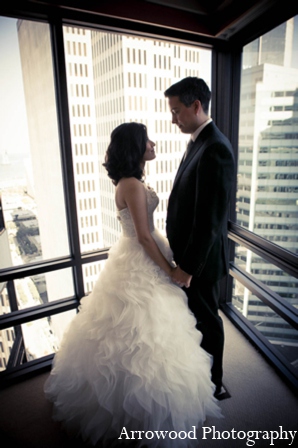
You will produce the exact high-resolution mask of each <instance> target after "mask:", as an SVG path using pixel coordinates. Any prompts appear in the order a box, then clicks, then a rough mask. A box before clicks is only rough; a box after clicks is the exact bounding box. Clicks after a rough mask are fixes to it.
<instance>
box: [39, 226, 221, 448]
mask: <svg viewBox="0 0 298 448" xmlns="http://www.w3.org/2000/svg"><path fill="white" fill-rule="evenodd" d="M153 236H154V238H155V240H156V242H157V244H158V246H159V247H160V249H161V251H162V252H163V253H164V255H165V256H166V257H167V259H168V260H171V259H172V253H171V250H170V248H169V246H168V242H167V240H166V238H164V237H163V236H161V235H160V234H159V233H158V232H157V231H156V230H155V231H154V232H153ZM195 325H196V321H195V318H194V316H193V315H192V314H191V312H190V311H189V309H188V306H187V298H186V295H185V293H184V292H183V291H182V290H181V289H180V288H179V287H178V286H176V285H174V284H173V283H172V281H171V280H170V278H169V277H167V275H166V274H164V272H163V271H162V270H161V269H159V268H158V267H157V266H156V264H155V263H154V262H153V261H152V260H151V259H150V258H149V257H148V255H147V254H146V252H145V251H144V250H143V248H142V246H141V245H140V244H139V243H138V241H137V239H136V238H128V237H124V236H122V237H120V239H119V241H118V242H117V243H116V244H115V245H114V246H113V247H112V249H111V250H110V252H109V258H108V260H107V262H106V264H105V267H104V269H103V270H102V272H101V273H100V276H99V278H98V280H97V283H96V285H95V287H94V290H93V291H92V293H91V294H90V295H89V296H86V297H84V298H83V299H82V301H81V306H80V312H79V313H78V314H77V315H76V316H75V318H74V319H73V321H72V322H71V325H70V327H69V329H68V331H67V332H66V334H65V336H64V338H63V341H62V344H61V348H60V350H59V352H58V353H57V354H56V356H55V359H54V363H53V369H52V372H51V374H50V376H49V378H48V379H47V381H46V384H45V393H46V397H47V398H48V399H49V400H50V401H52V402H53V404H54V408H53V418H54V419H55V420H57V421H61V422H62V423H63V426H64V428H65V429H66V430H67V431H68V432H69V433H71V434H72V435H78V436H81V437H82V438H83V439H84V440H88V441H89V442H90V443H91V444H93V445H95V444H96V443H97V442H98V441H101V442H106V443H107V446H111V444H112V440H113V439H114V440H116V441H118V442H121V441H130V440H134V441H135V442H136V439H137V442H138V444H139V445H138V446H143V445H146V446H148V447H150V448H153V447H157V446H158V447H159V446H161V447H179V448H180V447H187V446H197V440H196V439H195V437H194V434H195V433H194V432H193V431H194V428H197V427H198V426H200V425H201V424H202V423H203V422H204V420H205V418H206V416H207V415H211V416H217V417H220V416H221V412H220V409H219V407H218V405H217V401H216V400H215V399H214V397H213V392H214V386H213V383H212V382H211V379H210V367H211V361H212V360H211V357H210V355H208V354H207V353H206V352H205V351H204V350H203V349H202V348H201V347H200V342H201V338H202V336H201V333H200V332H199V331H197V330H196V329H195ZM132 431H143V432H141V433H140V432H139V433H135V434H134V433H132ZM155 431H156V432H155ZM159 431H164V433H163V435H161V433H159ZM191 431H192V432H191ZM179 433H180V436H179ZM152 434H153V436H152ZM175 434H176V435H177V437H175ZM185 434H186V437H184V436H185ZM119 437H120V438H119Z"/></svg>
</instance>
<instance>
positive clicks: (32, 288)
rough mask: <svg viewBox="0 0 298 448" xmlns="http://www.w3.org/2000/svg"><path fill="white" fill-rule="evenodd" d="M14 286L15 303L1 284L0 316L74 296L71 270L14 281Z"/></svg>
mask: <svg viewBox="0 0 298 448" xmlns="http://www.w3.org/2000/svg"><path fill="white" fill-rule="evenodd" d="M0 286H1V285H0ZM14 286H15V293H16V298H17V302H16V303H14V301H13V297H14V296H13V295H12V294H9V291H8V289H9V288H8V284H4V283H3V284H2V290H1V289H0V300H1V302H0V315H1V314H7V313H8V312H10V311H16V310H22V309H26V308H30V307H34V306H38V305H42V304H45V303H48V302H53V301H54V300H59V299H64V298H68V297H73V296H74V285H73V275H72V270H71V268H67V269H61V270H60V271H54V272H47V273H46V274H40V275H34V276H32V277H25V278H22V279H19V280H14Z"/></svg>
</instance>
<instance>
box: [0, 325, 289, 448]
mask: <svg viewBox="0 0 298 448" xmlns="http://www.w3.org/2000/svg"><path fill="white" fill-rule="evenodd" d="M223 319H224V325H225V331H226V345H225V347H226V348H225V368H224V371H225V376H224V383H225V385H226V387H227V390H228V391H229V393H230V395H231V397H230V398H228V399H226V400H223V401H220V406H221V408H222V411H223V414H224V418H223V419H220V420H219V419H209V420H207V421H206V422H205V426H204V428H202V429H201V430H200V431H197V433H196V434H195V435H196V437H197V439H198V442H199V446H200V447H202V448H209V447H214V448H217V447H218V448H226V447H227V448H241V447H243V448H245V447H247V446H254V447H255V448H261V447H262V448H263V447H268V448H271V447H275V448H276V447H287V446H292V447H298V399H297V398H296V397H295V396H294V394H293V392H292V391H291V390H290V389H289V388H288V387H287V385H286V384H284V383H283V382H282V380H281V379H280V378H279V377H278V375H277V374H276V372H275V371H274V370H273V369H272V368H271V367H270V366H269V365H268V364H267V362H266V361H265V360H264V358H263V357H262V356H261V355H260V354H259V353H258V352H257V351H256V350H255V348H254V347H253V346H252V345H251V344H250V343H249V342H248V341H247V340H246V339H245V338H244V336H243V335H242V334H241V333H240V332H239V331H238V330H237V329H236V328H235V327H234V326H233V325H232V324H231V323H230V321H229V320H228V319H226V318H225V317H224V316H223ZM47 376H48V373H45V374H42V375H38V376H36V377H34V378H31V379H29V380H27V381H23V382H21V383H19V384H17V385H14V386H11V387H9V388H7V389H5V390H2V391H1V392H0V447H1V448H12V447H15V448H69V447H71V448H83V447H85V446H86V445H84V443H83V442H82V441H80V440H70V439H68V438H67V436H66V435H65V434H64V433H63V431H61V430H60V427H59V425H58V424H55V423H54V422H53V421H52V420H51V405H50V404H49V403H48V402H47V401H46V400H45V398H44V395H43V384H44V382H45V380H46V378H47ZM191 429H192V428H190V430H191ZM252 431H254V433H252ZM281 431H283V433H281ZM286 431H287V432H286ZM289 431H297V433H296V436H295V438H294V440H293V439H292V436H291V434H290V432H289ZM280 436H282V437H283V439H281V438H280ZM285 437H288V438H285Z"/></svg>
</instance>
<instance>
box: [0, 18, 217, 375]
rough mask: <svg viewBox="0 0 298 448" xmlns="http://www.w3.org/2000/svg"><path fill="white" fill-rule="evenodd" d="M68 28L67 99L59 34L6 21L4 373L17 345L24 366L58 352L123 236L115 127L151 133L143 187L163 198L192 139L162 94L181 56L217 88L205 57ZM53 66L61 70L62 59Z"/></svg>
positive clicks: (0, 36) (0, 316)
mask: <svg viewBox="0 0 298 448" xmlns="http://www.w3.org/2000/svg"><path fill="white" fill-rule="evenodd" d="M62 31H63V42H60V40H59V43H58V47H59V51H61V52H62V50H63V49H64V54H65V62H66V65H65V70H66V71H65V73H66V81H67V92H65V91H63V92H60V91H59V87H57V86H58V85H59V83H57V84H56V82H55V79H54V75H53V74H54V73H57V71H55V70H54V66H53V59H52V58H53V56H52V52H51V48H52V43H51V39H55V38H56V37H53V34H51V33H50V26H49V25H47V24H45V23H38V22H37V21H34V22H31V21H26V20H20V21H17V20H14V19H8V18H2V17H1V18H0V45H1V62H0V64H1V65H0V70H1V86H0V88H1V101H2V98H3V101H2V103H1V106H3V104H4V107H1V112H2V115H1V121H0V128H1V129H0V131H1V135H2V137H3V138H4V140H3V141H4V142H5V145H4V147H3V148H2V147H1V149H0V150H1V153H0V170H1V172H0V189H1V202H0V204H2V205H1V207H0V249H1V258H0V275H1V274H2V273H3V271H2V272H1V270H3V269H4V268H8V269H10V271H9V274H8V275H9V276H10V277H9V279H8V280H7V281H5V282H2V283H0V284H1V287H2V289H1V293H0V297H1V300H0V331H1V333H0V339H1V348H2V347H3V353H4V354H3V356H1V357H0V360H1V370H5V369H6V366H7V365H8V361H9V359H10V353H11V352H12V353H13V352H14V351H15V350H16V349H18V350H20V356H18V357H14V358H15V359H19V362H20V363H21V364H22V363H26V362H28V361H31V360H36V359H39V358H41V359H42V358H43V357H44V356H45V355H50V354H52V353H54V352H55V351H56V350H57V348H58V347H59V341H60V339H61V337H62V334H63V331H64V330H65V328H66V327H67V324H68V322H69V321H70V320H71V319H72V317H73V315H74V314H75V313H76V309H77V306H78V303H79V299H80V298H81V297H82V296H83V295H85V294H87V293H88V292H90V291H91V289H92V287H93V285H94V283H95V281H96V278H97V276H98V274H99V272H100V270H101V268H102V265H103V264H104V262H105V261H104V260H105V258H106V250H105V249H108V248H109V247H110V246H111V244H113V242H114V241H115V240H116V238H117V237H118V235H119V231H120V227H119V223H118V221H117V219H116V214H115V205H114V186H113V185H112V183H111V180H110V179H109V178H108V176H107V173H106V171H105V170H104V169H103V167H102V163H103V160H104V154H105V151H106V148H107V146H108V143H109V139H110V134H111V131H112V130H113V129H114V128H115V127H116V126H118V125H119V124H120V123H122V122H124V121H138V122H142V123H144V124H145V125H146V126H147V128H148V132H149V136H150V138H151V139H152V140H154V141H156V146H157V154H158V157H157V159H156V161H153V162H152V163H151V165H150V167H149V166H148V169H147V173H146V180H147V182H148V183H149V184H150V185H151V186H152V187H153V188H154V189H155V190H157V193H162V194H163V195H164V198H167V196H168V194H169V191H170V190H169V189H170V186H171V185H172V182H173V178H174V175H175V172H176V169H177V167H178V165H179V162H180V159H181V157H182V155H183V153H184V150H185V147H186V144H187V140H188V136H185V135H183V134H182V133H180V132H177V131H176V130H175V128H174V126H172V125H171V115H170V112H169V110H168V107H167V101H166V100H165V99H164V95H163V92H164V90H165V89H166V88H167V87H168V86H169V85H171V84H172V82H174V80H175V79H174V76H175V75H174V72H175V64H176V66H179V65H181V66H183V63H184V55H185V54H186V51H187V52H188V55H189V56H191V59H192V60H195V61H202V62H200V63H197V65H196V66H195V65H194V64H193V63H192V67H193V68H192V70H193V74H196V75H199V73H200V76H202V77H204V78H205V80H206V81H207V82H208V83H209V85H210V84H211V51H210V50H207V49H201V48H199V47H197V48H194V47H190V46H187V45H182V46H179V45H177V44H175V43H169V44H164V43H163V44H162V45H161V42H158V41H154V40H152V39H143V38H142V39H136V38H134V37H131V36H126V35H121V34H112V33H106V32H99V31H95V30H94V29H92V30H91V29H90V30H88V29H86V28H84V29H80V28H78V27H70V26H67V27H66V26H65V27H63V28H62ZM37 43H38V45H37ZM180 47H182V48H183V51H180ZM56 48H57V47H56ZM153 48H154V57H155V61H156V64H155V65H154V59H152V58H151V52H152V50H153ZM2 49H3V51H2ZM173 58H175V63H173ZM12 61H13V62H12ZM54 63H55V64H56V65H57V66H58V65H59V64H60V59H59V58H57V60H56V61H54ZM10 64H13V65H10ZM127 64H129V72H128V65H127ZM8 67H9V69H7V68H8ZM61 68H62V69H63V67H59V70H58V71H59V76H61V70H60V69H61ZM179 68H180V67H179ZM62 71H63V70H62ZM11 73H17V77H16V78H15V77H13V76H10V74H11ZM148 73H150V75H151V76H150V78H149V76H148ZM154 78H155V79H156V84H155V89H154V88H153V85H152V82H151V81H152V80H153V79H154ZM57 89H58V90H57ZM61 95H64V98H63V101H64V99H66V98H67V99H68V113H69V121H68V120H67V114H61V104H60V108H59V107H58V108H57V105H56V98H57V102H59V101H62V100H61V97H60V96H61ZM63 104H65V102H63ZM154 104H157V105H158V107H157V109H158V110H157V112H154ZM3 111H5V113H3ZM59 111H60V112H59ZM155 120H156V123H157V124H158V123H159V124H158V125H157V127H156V128H155ZM61 128H63V131H62V133H60V129H61ZM15 129H18V132H15ZM170 131H171V132H172V135H171V140H172V141H173V144H172V141H171V142H170V144H169V145H168V147H167V154H166V153H165V151H162V150H161V151H160V152H159V150H158V147H159V145H160V147H161V146H162V144H163V143H162V142H164V141H165V140H168V137H169V135H167V134H168V133H169V132H170ZM67 132H68V135H69V137H70V140H69V139H68V137H67V136H66V135H67ZM67 139H68V140H67ZM63 145H64V146H63ZM66 153H67V157H66V156H65V154H66ZM168 158H170V159H171V164H169V163H166V162H167V160H168ZM158 166H159V167H163V170H159V171H163V174H162V175H161V174H160V172H159V173H157V167H158ZM165 167H166V169H165ZM72 176H73V177H72ZM161 176H162V180H163V183H162V190H163V191H162V192H161V191H159V188H160V187H159V186H160V182H159V179H160V178H161ZM65 198H66V201H65ZM165 212H166V207H164V199H162V198H161V201H160V207H159V209H158V210H157V213H156V217H155V218H156V220H157V221H158V222H159V224H160V226H162V229H161V230H163V229H164V226H165V219H164V218H165ZM74 218H75V219H74ZM69 241H70V242H71V244H70V243H69ZM74 253H75V256H74ZM3 254H4V256H3ZM85 255H87V258H84V257H85ZM88 257H89V258H88ZM15 266H22V269H23V270H24V275H23V278H19V276H16V277H15V273H16V270H15V268H14V267H15ZM27 272H29V273H28V274H26V273H27ZM53 310H54V311H53ZM11 311H15V312H16V316H17V317H18V315H19V314H18V313H22V316H25V317H24V319H25V323H23V322H22V323H21V324H19V323H16V325H15V326H11V324H10V323H9V322H8V321H6V320H5V319H6V316H9V313H11ZM45 315H46V316H47V317H44V316H45ZM17 317H16V319H17ZM2 329H3V330H2ZM34 335H38V337H35V338H34Z"/></svg>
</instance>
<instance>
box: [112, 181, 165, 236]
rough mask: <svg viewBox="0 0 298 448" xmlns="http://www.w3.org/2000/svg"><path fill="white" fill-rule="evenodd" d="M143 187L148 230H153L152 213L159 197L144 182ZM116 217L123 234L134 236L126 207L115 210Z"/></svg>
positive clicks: (132, 225)
mask: <svg viewBox="0 0 298 448" xmlns="http://www.w3.org/2000/svg"><path fill="white" fill-rule="evenodd" d="M144 188H145V191H146V196H147V210H148V221H149V229H150V232H153V230H154V220H153V213H154V210H155V209H156V207H157V206H158V203H159V199H158V196H157V194H156V193H155V191H154V190H152V188H150V187H148V186H147V185H145V184H144ZM117 218H118V220H119V221H120V224H121V227H122V232H123V235H124V236H128V237H136V236H137V234H136V230H135V226H134V223H133V219H132V217H131V214H130V211H129V209H128V208H123V209H122V210H117Z"/></svg>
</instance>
